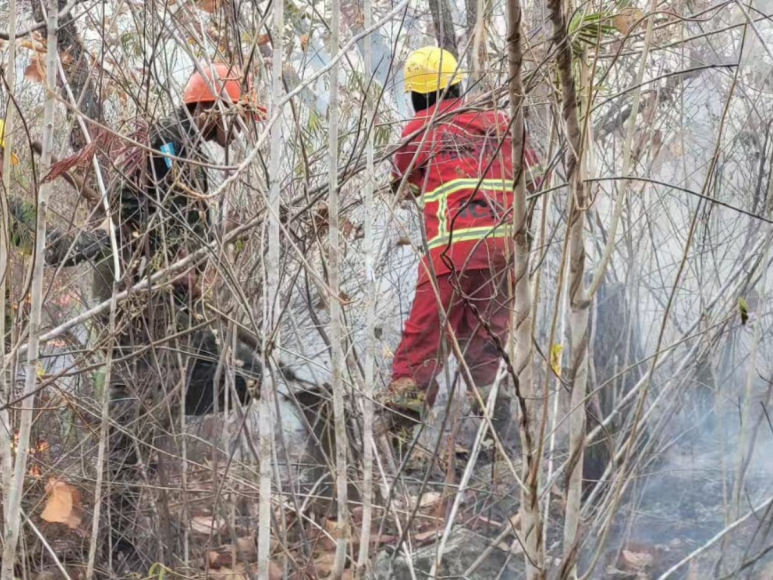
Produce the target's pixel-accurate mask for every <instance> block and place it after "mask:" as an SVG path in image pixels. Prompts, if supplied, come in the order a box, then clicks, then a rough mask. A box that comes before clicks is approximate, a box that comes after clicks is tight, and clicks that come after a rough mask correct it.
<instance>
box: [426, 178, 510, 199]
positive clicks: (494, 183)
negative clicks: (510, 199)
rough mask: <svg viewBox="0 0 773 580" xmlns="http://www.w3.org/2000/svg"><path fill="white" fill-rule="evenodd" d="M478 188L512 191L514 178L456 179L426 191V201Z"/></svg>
mask: <svg viewBox="0 0 773 580" xmlns="http://www.w3.org/2000/svg"><path fill="white" fill-rule="evenodd" d="M476 188H477V189H478V190H482V191H510V190H512V189H513V184H512V180H508V179H504V178H500V179H483V180H480V179H477V178H475V177H473V178H465V179H454V180H453V181H449V182H447V183H444V184H443V185H441V186H440V187H438V188H435V189H433V190H432V191H428V192H427V193H425V194H424V202H425V203H427V202H433V201H438V200H439V199H444V198H446V197H448V196H449V195H453V194H454V193H457V192H459V191H462V190H465V189H476Z"/></svg>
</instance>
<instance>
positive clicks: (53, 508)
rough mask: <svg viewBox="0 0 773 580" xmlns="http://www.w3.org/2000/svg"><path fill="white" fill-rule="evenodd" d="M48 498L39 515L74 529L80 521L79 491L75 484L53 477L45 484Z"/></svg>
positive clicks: (48, 520)
mask: <svg viewBox="0 0 773 580" xmlns="http://www.w3.org/2000/svg"><path fill="white" fill-rule="evenodd" d="M46 491H47V492H48V498H47V499H46V507H45V508H44V509H43V513H42V514H40V517H41V518H42V519H43V520H44V521H47V522H49V523H52V524H64V525H66V526H67V527H68V528H70V529H72V530H74V529H76V528H77V527H78V526H79V525H80V523H81V493H80V491H78V489H77V488H76V487H75V486H72V485H70V484H69V483H66V482H64V481H60V480H58V479H55V478H53V477H52V478H51V479H49V480H48V483H47V484H46Z"/></svg>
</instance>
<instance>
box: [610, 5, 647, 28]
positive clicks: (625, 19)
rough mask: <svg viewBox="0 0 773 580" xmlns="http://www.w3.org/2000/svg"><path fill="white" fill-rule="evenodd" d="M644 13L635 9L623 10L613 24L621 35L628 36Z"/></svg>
mask: <svg viewBox="0 0 773 580" xmlns="http://www.w3.org/2000/svg"><path fill="white" fill-rule="evenodd" d="M643 17H644V13H643V12H642V11H641V10H639V9H638V8H635V7H629V8H623V9H622V10H621V11H620V12H619V13H618V14H617V15H616V16H615V17H614V19H613V20H612V24H613V25H614V27H615V28H617V29H618V30H619V31H620V33H621V34H628V33H629V32H630V31H631V29H632V28H633V26H634V24H636V23H637V22H638V21H639V20H641V19H642V18H643Z"/></svg>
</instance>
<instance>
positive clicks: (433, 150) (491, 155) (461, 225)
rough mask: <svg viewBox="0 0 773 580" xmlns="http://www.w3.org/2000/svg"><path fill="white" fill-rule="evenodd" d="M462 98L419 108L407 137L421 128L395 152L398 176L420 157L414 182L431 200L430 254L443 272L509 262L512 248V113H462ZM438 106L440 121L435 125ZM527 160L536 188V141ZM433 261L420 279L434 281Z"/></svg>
mask: <svg viewBox="0 0 773 580" xmlns="http://www.w3.org/2000/svg"><path fill="white" fill-rule="evenodd" d="M462 104H463V101H462V99H451V100H447V101H441V103H440V105H436V106H435V107H430V108H429V109H426V110H424V111H421V112H420V113H418V114H417V115H416V117H414V118H413V119H412V120H411V121H410V122H409V123H408V124H407V125H406V126H405V129H404V130H403V139H405V138H407V137H408V136H410V135H412V134H414V133H416V132H417V131H418V134H417V135H416V136H415V137H413V138H412V139H411V140H410V141H409V142H408V143H406V144H405V145H403V146H402V147H401V148H400V149H399V150H398V151H397V152H396V153H395V155H394V172H393V175H392V178H393V179H394V180H400V179H401V178H402V177H403V176H404V175H405V173H406V172H407V171H408V168H409V166H411V163H412V162H413V166H412V169H411V172H410V174H409V176H408V185H409V186H410V188H411V191H412V192H413V194H414V195H415V196H416V197H417V198H419V199H420V200H421V201H422V202H423V204H424V225H425V228H426V232H427V243H428V247H429V256H430V258H431V260H432V264H433V266H434V269H435V273H436V274H437V275H442V274H447V273H449V272H450V271H451V270H452V269H455V270H457V271H459V270H462V268H464V269H466V270H480V269H487V268H490V267H492V265H494V266H495V267H496V266H497V265H501V266H504V264H505V260H506V257H507V255H508V252H509V248H511V247H512V246H511V244H512V229H513V227H512V221H513V215H512V207H513V164H512V141H511V139H510V119H509V118H508V116H507V115H505V114H504V113H502V112H494V111H469V112H458V113H454V111H455V110H456V109H459V108H460V107H461V106H462ZM437 106H439V107H440V110H439V111H438V113H437V116H436V118H435V122H434V123H433V124H432V126H431V127H429V128H427V125H428V123H429V121H430V119H431V118H432V115H433V113H434V111H435V108H436V107H437ZM425 135H426V139H425V138H424V137H425ZM423 139H424V143H423V144H422V140H423ZM500 142H501V143H502V146H501V147H500V146H499V145H500ZM414 157H416V160H415V161H414ZM524 163H525V170H526V181H527V184H528V186H529V188H530V189H533V187H534V185H536V183H537V180H538V177H539V169H538V160H537V157H536V155H535V154H534V152H533V151H531V150H530V149H529V148H528V147H526V148H525V153H524ZM481 240H483V241H482V242H481ZM473 250H474V251H473ZM426 266H427V264H426V262H422V266H421V267H420V269H419V282H418V283H419V284H423V283H425V282H427V281H428V280H429V272H428V269H427V267H426Z"/></svg>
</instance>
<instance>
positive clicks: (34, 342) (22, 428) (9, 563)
mask: <svg viewBox="0 0 773 580" xmlns="http://www.w3.org/2000/svg"><path fill="white" fill-rule="evenodd" d="M57 22H58V12H57V7H56V5H55V2H54V0H51V2H50V4H49V6H48V24H47V26H48V56H47V62H46V66H47V73H46V101H45V107H44V116H43V155H42V157H41V172H42V174H43V175H45V174H46V173H48V170H49V168H50V167H51V150H52V149H53V146H54V118H55V115H56V90H55V89H56V70H57V69H56V59H57V53H56V50H57V40H56V39H57V35H56V31H57ZM50 189H51V184H50V183H45V184H42V185H40V187H39V188H38V199H37V225H36V228H35V251H34V261H33V269H32V282H31V290H30V293H31V297H30V298H31V308H30V324H29V348H28V350H27V365H26V374H25V377H24V395H25V396H26V397H27V398H26V399H25V401H24V403H22V405H23V407H22V409H21V413H20V415H21V418H20V421H19V443H18V445H17V448H16V460H15V462H14V466H13V467H14V471H13V479H12V481H11V486H10V488H11V489H10V493H9V494H8V495H9V497H8V501H7V503H6V504H5V505H4V506H3V508H4V512H5V517H6V527H5V546H4V550H3V564H2V580H13V579H14V566H15V563H16V547H17V544H18V540H19V533H20V531H21V501H22V497H23V495H24V493H23V491H24V476H25V475H26V473H27V459H28V455H29V442H30V431H31V430H32V414H33V410H34V407H35V401H34V396H33V394H34V392H35V386H36V383H37V376H38V374H37V370H38V365H39V364H40V358H39V347H40V321H41V317H42V306H43V266H44V263H45V259H44V253H45V246H46V216H47V213H48V212H47V209H48V195H49V190H50ZM3 340H4V337H3Z"/></svg>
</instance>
